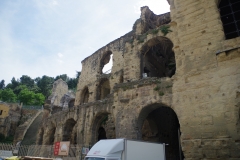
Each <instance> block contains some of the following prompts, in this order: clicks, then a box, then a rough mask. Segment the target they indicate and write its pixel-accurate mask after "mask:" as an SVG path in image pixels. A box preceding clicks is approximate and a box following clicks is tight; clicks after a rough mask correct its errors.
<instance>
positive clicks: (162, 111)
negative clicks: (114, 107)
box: [138, 104, 183, 160]
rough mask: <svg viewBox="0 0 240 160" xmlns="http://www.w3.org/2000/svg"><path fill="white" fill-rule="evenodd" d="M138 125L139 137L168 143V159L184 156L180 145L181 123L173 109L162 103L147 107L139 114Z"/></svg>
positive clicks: (144, 139)
mask: <svg viewBox="0 0 240 160" xmlns="http://www.w3.org/2000/svg"><path fill="white" fill-rule="evenodd" d="M138 127H139V131H140V132H139V135H138V138H139V139H141V140H143V141H150V142H158V143H165V144H167V145H166V159H167V160H168V159H180V158H183V154H182V150H181V147H180V124H179V121H178V118H177V115H176V113H175V112H174V111H173V109H171V108H169V107H165V106H162V105H160V104H154V105H151V106H147V107H145V108H144V109H142V111H141V113H140V115H139V118H138Z"/></svg>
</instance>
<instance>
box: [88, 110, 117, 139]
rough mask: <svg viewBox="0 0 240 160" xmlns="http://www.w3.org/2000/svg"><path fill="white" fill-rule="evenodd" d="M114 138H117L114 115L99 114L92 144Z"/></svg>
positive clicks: (95, 121)
mask: <svg viewBox="0 0 240 160" xmlns="http://www.w3.org/2000/svg"><path fill="white" fill-rule="evenodd" d="M113 138H116V133H115V123H114V119H113V117H112V115H111V114H109V113H107V112H105V113H100V114H98V115H97V116H96V117H95V119H94V121H93V125H92V144H94V143H96V142H97V141H99V140H101V139H113Z"/></svg>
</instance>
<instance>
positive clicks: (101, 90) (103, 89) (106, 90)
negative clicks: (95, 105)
mask: <svg viewBox="0 0 240 160" xmlns="http://www.w3.org/2000/svg"><path fill="white" fill-rule="evenodd" d="M110 91H111V89H110V83H109V80H108V79H102V80H101V81H100V83H99V85H98V89H97V100H101V99H104V98H106V97H107V96H108V95H109V94H110Z"/></svg>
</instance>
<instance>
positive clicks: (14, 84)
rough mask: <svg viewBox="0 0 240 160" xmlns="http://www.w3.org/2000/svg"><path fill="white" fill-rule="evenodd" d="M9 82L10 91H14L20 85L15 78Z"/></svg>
mask: <svg viewBox="0 0 240 160" xmlns="http://www.w3.org/2000/svg"><path fill="white" fill-rule="evenodd" d="M11 82H12V89H15V88H16V87H17V86H19V85H20V82H19V80H16V79H15V77H13V78H12V80H11Z"/></svg>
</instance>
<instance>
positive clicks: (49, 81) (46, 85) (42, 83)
mask: <svg viewBox="0 0 240 160" xmlns="http://www.w3.org/2000/svg"><path fill="white" fill-rule="evenodd" d="M53 82H54V78H53V77H48V76H46V75H44V76H42V78H41V79H40V80H39V79H38V81H37V86H38V87H39V88H40V89H41V93H42V94H43V95H44V96H45V97H46V98H47V97H48V96H49V95H50V94H51V89H52V85H53Z"/></svg>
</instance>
